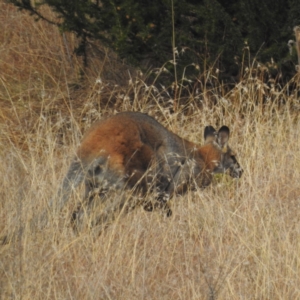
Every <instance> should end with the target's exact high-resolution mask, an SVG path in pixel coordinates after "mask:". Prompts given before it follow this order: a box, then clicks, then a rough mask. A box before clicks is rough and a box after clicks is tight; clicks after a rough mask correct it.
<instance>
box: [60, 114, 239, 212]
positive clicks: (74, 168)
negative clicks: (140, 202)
mask: <svg viewBox="0 0 300 300" xmlns="http://www.w3.org/2000/svg"><path fill="white" fill-rule="evenodd" d="M228 138H229V129H228V127H226V126H223V127H222V128H221V129H220V130H219V132H218V133H217V132H216V131H215V130H214V128H213V127H211V126H208V127H206V128H205V139H206V144H205V145H204V146H202V147H200V146H198V145H196V144H194V143H192V142H189V141H187V140H184V139H182V138H180V137H179V136H177V135H176V134H174V133H172V132H170V131H168V130H167V129H166V128H165V127H163V126H162V125H161V124H159V123H158V122H157V121H156V120H154V119H153V118H151V117H149V116H148V115H145V114H141V113H133V112H126V113H120V114H117V115H115V116H112V117H110V118H107V119H104V120H101V121H100V122H98V123H96V124H95V125H94V126H93V127H92V128H91V129H90V130H89V131H88V132H87V133H86V134H85V136H84V138H83V140H82V142H81V145H80V147H79V149H78V151H77V158H76V159H75V160H74V161H73V163H72V165H71V167H70V169H69V172H68V174H67V176H66V178H65V180H64V183H63V186H62V188H61V200H60V202H59V205H58V206H59V208H61V207H62V206H63V205H64V204H65V202H66V201H67V199H68V194H69V193H70V191H71V188H72V186H77V185H78V184H79V183H80V182H81V181H82V180H85V181H86V189H87V193H86V196H87V197H88V196H89V195H90V191H91V190H92V189H93V188H94V187H100V188H103V189H107V188H110V187H113V186H114V187H116V188H121V187H123V186H129V187H138V188H139V189H140V190H142V191H143V192H144V193H146V192H147V191H148V190H153V191H155V192H157V193H158V199H159V200H158V202H159V203H161V204H162V205H160V206H162V207H165V205H166V201H167V199H168V197H170V196H172V195H173V194H174V193H183V192H185V191H186V190H187V189H188V188H189V187H191V188H193V187H195V186H196V185H197V186H199V187H205V186H207V185H209V184H210V182H211V180H212V174H213V173H224V172H225V171H226V170H227V169H229V170H230V174H231V176H233V177H240V176H241V174H242V169H241V168H240V166H239V164H238V162H237V161H236V159H235V157H233V155H232V151H231V149H230V148H229V146H228V144H227V141H228ZM103 185H106V186H105V187H103ZM164 195H167V196H164ZM122 205H123V204H122ZM122 205H120V206H122ZM147 209H150V210H152V206H150V207H148V206H147ZM167 209H168V214H170V213H171V211H170V209H169V208H167ZM76 216H77V213H76ZM76 218H77V217H76Z"/></svg>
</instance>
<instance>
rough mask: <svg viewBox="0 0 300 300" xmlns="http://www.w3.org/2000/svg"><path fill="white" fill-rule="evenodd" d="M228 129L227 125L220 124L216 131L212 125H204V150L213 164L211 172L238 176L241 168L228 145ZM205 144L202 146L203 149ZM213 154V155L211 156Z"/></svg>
mask: <svg viewBox="0 0 300 300" xmlns="http://www.w3.org/2000/svg"><path fill="white" fill-rule="evenodd" d="M229 135H230V130H229V128H228V127H227V126H222V127H221V128H220V129H219V131H216V130H215V129H214V128H213V127H212V126H206V127H205V130H204V139H205V143H206V145H207V146H209V147H210V149H209V148H208V149H207V150H206V152H208V157H209V154H210V155H211V156H210V159H211V162H210V163H211V165H212V163H214V164H215V166H214V167H212V168H211V171H212V172H213V173H226V172H227V171H228V173H229V175H230V176H231V177H233V178H240V177H241V176H242V174H243V169H242V168H241V166H240V164H239V163H238V161H237V159H236V154H235V152H234V151H233V150H232V149H231V148H230V147H229V145H228V140H229ZM207 146H203V147H202V149H205V148H206V147H207ZM213 155H215V157H213Z"/></svg>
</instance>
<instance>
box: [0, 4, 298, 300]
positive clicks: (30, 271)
mask: <svg viewBox="0 0 300 300" xmlns="http://www.w3.org/2000/svg"><path fill="white" fill-rule="evenodd" d="M0 6H1V9H0V17H1V20H0V22H1V28H3V30H2V31H1V32H0V41H1V45H4V46H1V47H2V48H1V50H2V51H1V53H2V55H1V61H0V68H1V70H2V71H1V75H0V79H1V84H0V93H1V94H0V98H1V99H0V101H1V108H0V117H1V123H0V126H1V131H0V159H1V164H0V174H1V183H2V184H1V185H0V195H1V203H0V208H1V209H0V235H1V236H2V235H5V234H7V233H13V232H18V228H19V227H20V226H23V225H24V224H27V225H25V231H24V233H23V235H21V236H19V238H18V239H16V240H14V241H11V242H9V243H8V244H6V245H3V246H1V247H0V299H299V298H300V290H299V286H300V278H299V274H300V240H299V233H300V209H299V203H300V150H299V149H300V143H299V140H300V136H299V128H300V121H299V117H298V113H299V101H298V98H297V95H296V94H291V95H288V93H287V91H286V90H285V89H281V90H278V89H276V88H275V87H271V88H269V87H267V86H266V85H264V83H263V81H262V80H260V78H259V76H253V75H252V74H253V73H251V75H250V73H249V75H247V74H246V75H245V77H244V79H243V80H241V81H240V82H239V83H238V84H237V85H236V87H235V88H234V89H233V90H232V91H231V92H230V93H229V94H226V95H222V94H220V93H218V91H219V90H218V89H216V90H212V91H211V94H212V95H213V97H214V101H215V102H216V105H214V106H211V105H208V104H207V99H206V94H201V93H200V94H198V95H196V94H195V95H191V96H190V99H189V101H186V102H185V106H182V107H181V109H182V111H180V110H179V112H178V113H177V114H171V113H169V109H166V108H165V107H166V106H164V105H163V104H165V103H166V102H167V101H171V97H168V95H167V94H166V92H165V91H162V92H161V91H157V90H156V89H155V87H152V86H147V85H146V83H145V82H144V81H142V80H141V79H138V80H132V81H130V82H129V84H128V85H127V87H126V86H125V87H124V86H123V87H116V86H114V85H112V84H111V83H110V82H109V81H106V82H104V81H101V80H100V78H103V76H104V75H103V76H102V73H101V72H100V71H99V74H94V73H93V74H87V75H86V78H87V81H88V84H87V85H88V86H89V87H90V88H89V89H86V90H85V94H83V93H80V92H77V90H70V86H71V85H72V84H73V83H74V82H81V81H80V80H81V79H80V80H79V79H78V78H77V74H79V71H78V70H80V62H77V61H76V60H75V58H73V62H72V64H73V66H72V65H71V64H70V63H69V61H68V60H69V58H68V55H67V54H66V49H65V44H64V41H63V39H62V37H61V36H60V34H59V33H58V32H57V30H56V29H55V28H54V27H51V26H48V25H46V24H44V23H36V22H33V21H32V20H31V18H30V17H29V16H27V15H25V14H20V13H19V12H17V11H16V10H15V9H13V8H12V7H11V6H9V5H7V4H5V3H4V2H1V3H0ZM72 39H74V43H75V42H76V40H75V38H73V37H72V36H70V37H69V40H72ZM94 65H96V62H95V64H94ZM98 65H99V66H100V65H101V62H98ZM102 66H103V69H105V68H106V67H107V65H105V64H104V63H103V64H102ZM99 70H101V68H99ZM116 73H117V72H116ZM78 76H79V75H78ZM124 81H125V80H124ZM75 96H76V97H77V98H75ZM200 100H201V101H202V104H201V105H198V104H199V101H200ZM116 110H118V111H121V110H140V111H144V112H149V113H150V114H151V115H153V116H157V117H158V119H159V120H160V121H161V122H162V123H163V124H164V125H165V126H167V127H168V128H169V129H170V130H173V131H175V132H176V133H178V134H179V135H180V136H182V137H185V138H187V139H190V140H192V141H197V142H198V143H199V144H202V143H203V140H202V136H203V129H204V126H205V125H208V124H211V125H213V126H216V127H219V126H220V125H222V124H226V125H228V126H229V127H230V129H231V131H232V136H231V145H232V147H233V148H234V149H235V150H236V151H237V153H238V160H239V162H240V164H241V165H242V167H243V168H244V171H245V172H244V175H243V177H242V178H241V179H240V180H238V181H237V180H232V179H229V178H228V177H226V176H218V177H216V178H215V182H214V183H213V184H212V185H211V186H210V187H209V188H207V189H205V190H196V191H191V192H189V193H188V194H186V195H184V196H176V197H175V198H174V199H172V200H171V205H172V210H173V216H172V217H171V218H164V217H163V216H162V215H161V214H159V213H156V212H154V213H147V212H145V211H143V209H142V208H138V209H136V210H134V211H132V212H131V213H129V214H127V215H124V216H122V217H119V218H117V219H116V220H115V221H114V222H112V223H111V224H110V225H109V226H108V228H107V229H106V230H105V231H104V232H103V233H102V234H101V235H100V237H95V236H93V234H91V232H90V231H89V230H88V229H86V230H83V231H82V232H81V233H80V234H79V235H75V234H74V233H73V231H72V228H71V225H70V215H71V212H72V211H73V210H74V208H75V207H76V203H78V201H80V197H81V196H80V191H78V194H75V195H73V197H72V199H71V201H70V203H69V205H68V206H67V207H66V209H65V210H64V211H63V212H62V213H61V214H60V215H54V216H53V218H52V219H51V220H50V222H49V224H48V226H47V228H45V229H44V230H42V231H39V230H36V231H31V230H30V229H29V228H28V224H29V222H30V220H31V218H32V217H33V216H34V215H35V214H36V213H38V212H40V211H41V210H42V209H43V208H44V207H45V206H47V203H48V201H49V199H50V198H51V197H52V196H53V195H54V194H55V192H56V190H57V188H58V186H59V184H60V182H61V180H62V177H63V176H64V174H65V173H66V170H67V167H68V164H69V163H70V159H71V158H72V155H73V154H74V151H75V149H76V146H77V145H78V143H79V141H80V138H81V134H82V132H83V131H84V130H85V129H86V128H87V127H89V126H90V124H91V123H92V122H93V121H94V120H95V119H98V118H100V117H101V116H102V115H106V114H112V113H113V112H114V111H116ZM184 112H189V114H185V113H184ZM111 197H112V199H113V197H118V195H112V196H111ZM128 197H129V199H130V197H131V195H128Z"/></svg>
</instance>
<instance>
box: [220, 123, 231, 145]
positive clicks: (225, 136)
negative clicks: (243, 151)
mask: <svg viewBox="0 0 300 300" xmlns="http://www.w3.org/2000/svg"><path fill="white" fill-rule="evenodd" d="M229 135H230V131H229V128H228V127H227V126H222V127H221V128H220V129H219V132H218V144H219V145H220V146H221V148H222V149H223V148H224V147H226V145H227V142H228V140H229Z"/></svg>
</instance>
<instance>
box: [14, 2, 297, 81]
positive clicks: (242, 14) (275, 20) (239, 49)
mask: <svg viewBox="0 0 300 300" xmlns="http://www.w3.org/2000/svg"><path fill="white" fill-rule="evenodd" d="M10 1H11V2H12V3H13V4H15V5H17V6H19V7H20V8H22V9H26V10H29V11H30V12H31V13H32V14H33V15H35V16H37V17H38V18H42V19H46V20H48V19H47V18H46V17H45V16H43V15H42V13H41V10H40V8H41V6H42V5H45V4H46V5H49V6H50V7H51V8H52V9H53V10H54V11H55V12H56V13H57V16H58V19H57V20H55V21H51V20H48V21H51V22H52V23H54V24H57V25H58V26H59V27H60V29H61V30H62V31H72V32H75V33H76V34H77V36H78V37H79V38H80V40H81V44H80V45H79V47H78V49H76V53H78V54H84V53H85V46H86V43H87V41H88V40H89V39H97V40H100V41H101V42H102V43H103V44H105V45H106V46H108V47H110V48H111V49H113V50H115V51H116V52H117V53H118V54H119V56H120V57H121V58H125V59H126V60H127V61H128V62H129V63H131V64H134V65H139V66H145V65H147V66H151V67H161V66H163V65H164V66H165V68H166V69H167V70H169V71H170V74H173V75H172V76H174V73H173V71H174V62H173V50H174V51H175V53H176V70H177V74H178V76H177V77H178V78H177V79H181V78H183V77H185V78H188V79H195V78H197V76H198V75H199V74H202V73H203V71H205V70H206V69H208V68H209V67H214V68H215V70H216V69H218V70H220V73H219V76H221V79H222V80H228V79H230V80H233V79H234V78H235V77H236V76H237V75H238V71H239V67H238V64H239V63H240V62H241V60H242V59H245V57H247V59H248V58H249V57H250V60H252V59H253V58H254V57H255V58H256V59H257V60H259V61H261V62H263V63H267V62H269V61H271V58H273V59H274V61H275V62H276V63H277V67H280V66H281V65H282V64H286V63H287V61H288V63H289V66H290V67H289V69H291V68H294V66H293V59H292V58H291V56H289V50H288V47H287V42H288V40H290V39H293V30H292V29H293V26H295V25H299V24H300V17H299V15H300V4H299V2H300V1H298V0H265V1H261V0H251V1H247V0H173V1H171V0H151V1H150V0H144V1H138V0H93V1H92V0H72V1H70V0H44V1H41V2H39V4H37V2H36V3H35V4H33V3H34V2H31V1H29V0H10ZM173 44H175V45H176V49H173V46H172V45H173ZM245 45H247V47H249V49H250V50H249V51H250V56H249V55H247V56H243V49H244V47H245ZM247 53H248V52H247ZM246 63H249V64H250V63H251V61H249V62H246ZM290 71H291V70H290ZM292 73H293V71H292ZM292 73H291V74H292ZM172 80H174V77H173V79H172Z"/></svg>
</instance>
